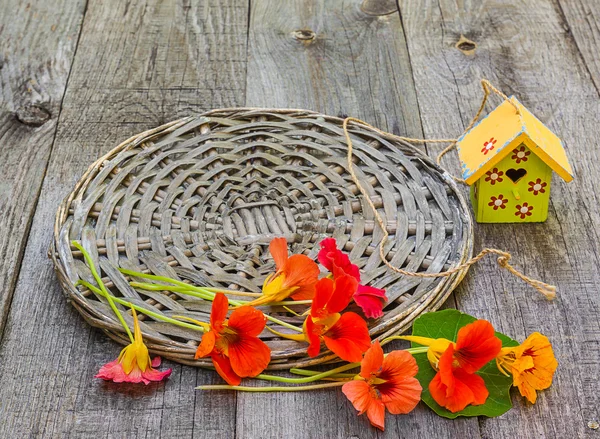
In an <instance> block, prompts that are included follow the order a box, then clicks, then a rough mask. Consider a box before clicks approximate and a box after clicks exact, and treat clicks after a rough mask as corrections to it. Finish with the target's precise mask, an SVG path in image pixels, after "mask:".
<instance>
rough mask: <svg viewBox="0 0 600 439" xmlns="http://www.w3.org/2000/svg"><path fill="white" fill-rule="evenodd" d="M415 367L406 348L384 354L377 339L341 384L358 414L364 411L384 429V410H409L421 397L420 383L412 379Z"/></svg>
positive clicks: (375, 425)
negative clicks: (352, 376)
mask: <svg viewBox="0 0 600 439" xmlns="http://www.w3.org/2000/svg"><path fill="white" fill-rule="evenodd" d="M417 371H418V367H417V362H416V360H415V359H414V357H413V356H412V355H411V354H409V353H408V352H406V351H393V352H390V353H389V354H388V355H387V356H385V358H384V355H383V349H381V346H380V344H379V341H375V343H373V344H372V345H371V347H370V348H369V349H368V350H367V352H366V353H365V356H364V358H363V360H362V362H361V365H360V374H359V375H357V376H356V378H355V379H354V380H353V381H349V382H347V383H346V384H344V386H343V387H342V392H344V395H346V397H347V398H348V399H349V400H350V401H351V402H352V405H354V408H355V409H356V410H358V411H359V413H358V414H359V415H362V414H363V413H366V414H367V418H369V421H370V422H371V425H373V426H374V427H377V428H379V429H380V430H384V421H385V409H386V408H387V409H388V411H389V412H390V413H392V414H394V415H399V414H406V413H409V412H411V411H412V410H413V409H414V408H415V406H416V405H417V404H418V403H419V401H420V399H421V391H422V388H421V385H420V384H419V381H418V380H417V379H416V378H415V375H416V374H417Z"/></svg>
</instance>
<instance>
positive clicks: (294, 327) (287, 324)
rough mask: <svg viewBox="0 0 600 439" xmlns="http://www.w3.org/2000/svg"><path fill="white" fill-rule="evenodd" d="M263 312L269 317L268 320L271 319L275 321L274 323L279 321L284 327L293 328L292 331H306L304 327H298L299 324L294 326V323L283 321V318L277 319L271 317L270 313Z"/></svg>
mask: <svg viewBox="0 0 600 439" xmlns="http://www.w3.org/2000/svg"><path fill="white" fill-rule="evenodd" d="M263 314H264V316H265V317H266V318H267V320H270V321H271V322H273V323H277V324H278V325H279V326H283V327H284V328H288V329H291V330H292V331H297V332H304V331H303V330H302V328H298V327H297V326H294V325H291V324H289V323H286V322H283V321H281V320H279V319H276V318H275V317H271V316H270V315H268V314H265V313H263Z"/></svg>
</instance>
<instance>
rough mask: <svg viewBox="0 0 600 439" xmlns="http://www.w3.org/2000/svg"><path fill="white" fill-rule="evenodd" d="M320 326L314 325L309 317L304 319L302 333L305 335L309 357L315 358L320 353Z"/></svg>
mask: <svg viewBox="0 0 600 439" xmlns="http://www.w3.org/2000/svg"><path fill="white" fill-rule="evenodd" d="M319 326H320V325H315V323H314V322H313V320H312V317H311V316H308V317H307V318H306V321H305V323H304V333H305V335H306V339H307V341H308V343H309V345H308V350H307V351H306V352H307V353H308V356H309V357H316V356H317V355H319V352H321V336H320V335H321V329H320V328H319Z"/></svg>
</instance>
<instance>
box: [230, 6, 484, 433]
mask: <svg viewBox="0 0 600 439" xmlns="http://www.w3.org/2000/svg"><path fill="white" fill-rule="evenodd" d="M370 3H371V7H373V4H374V3H376V2H370ZM248 44H249V47H248V56H249V58H248V79H247V84H248V85H247V100H246V102H247V104H248V105H249V106H265V107H295V108H307V109H311V110H316V111H321V112H324V113H327V114H340V113H341V114H348V115H353V116H356V117H359V118H363V119H364V120H366V121H367V122H370V123H373V124H375V125H376V126H378V127H380V128H382V129H388V130H391V131H393V132H395V133H402V134H403V135H409V136H412V137H420V136H421V135H422V132H421V121H420V118H419V112H418V107H417V103H416V96H415V90H414V85H413V83H412V72H411V67H410V62H409V58H408V54H407V49H406V42H405V40H404V37H403V29H402V25H401V22H400V17H399V15H398V14H397V13H395V14H391V15H382V16H377V15H367V14H365V13H364V12H363V11H362V10H361V2H360V1H351V2H347V1H346V2H344V1H337V0H336V1H331V0H328V1H324V0H311V1H305V2H295V1H293V0H289V1H281V0H276V1H275V0H259V1H253V2H252V10H251V15H250V32H249V43H248ZM256 384H257V383H256ZM237 406H238V412H237V427H236V437H239V438H247V437H252V438H256V437H261V438H282V437H285V438H308V437H311V438H312V437H327V438H337V437H339V438H348V437H360V438H370V437H476V436H478V435H479V427H478V424H477V421H476V420H475V419H471V420H460V421H458V422H456V421H455V422H452V421H448V420H444V419H441V418H438V417H436V416H435V415H434V414H433V413H432V412H431V411H429V410H428V409H427V408H426V407H424V406H421V405H420V406H419V407H418V408H417V410H415V411H414V412H413V413H412V414H410V415H408V416H388V418H387V425H386V431H385V433H384V434H381V432H378V431H377V430H376V429H374V428H373V427H371V426H370V425H369V423H368V420H367V419H366V417H365V416H362V417H360V418H359V417H357V416H356V411H355V410H354V408H353V407H352V405H351V404H350V402H349V401H348V400H347V399H346V398H345V396H344V395H343V394H342V393H341V391H339V390H337V389H336V390H331V389H330V390H327V391H318V392H310V393H304V394H294V393H278V394H240V395H238V399H237ZM265 416H268V418H269V427H268V429H267V428H266V427H265V422H264V419H265Z"/></svg>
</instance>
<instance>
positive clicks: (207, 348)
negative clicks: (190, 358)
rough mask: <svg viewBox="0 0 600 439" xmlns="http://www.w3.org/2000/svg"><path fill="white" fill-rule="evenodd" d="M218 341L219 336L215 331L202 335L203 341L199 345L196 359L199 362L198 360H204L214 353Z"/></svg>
mask: <svg viewBox="0 0 600 439" xmlns="http://www.w3.org/2000/svg"><path fill="white" fill-rule="evenodd" d="M216 341H217V336H216V334H215V331H208V332H206V333H204V334H203V335H202V340H200V344H199V345H198V349H196V355H194V358H195V359H196V360H197V359H198V358H204V357H206V356H208V355H210V353H211V352H212V351H213V349H214V347H215V342H216Z"/></svg>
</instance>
